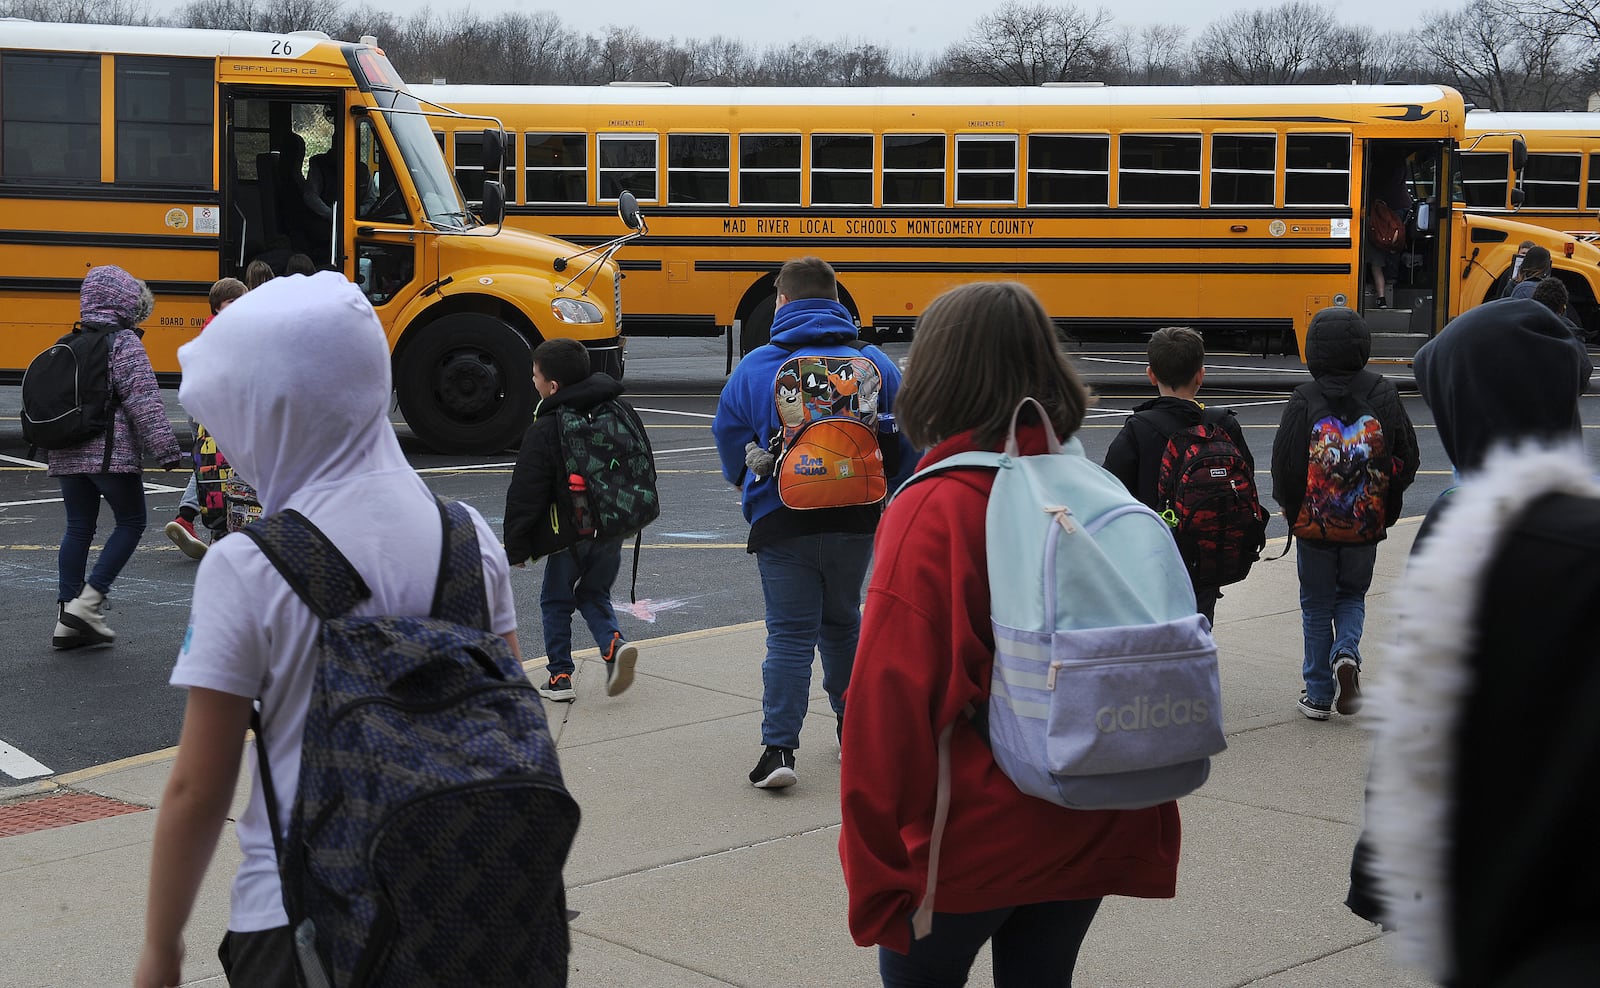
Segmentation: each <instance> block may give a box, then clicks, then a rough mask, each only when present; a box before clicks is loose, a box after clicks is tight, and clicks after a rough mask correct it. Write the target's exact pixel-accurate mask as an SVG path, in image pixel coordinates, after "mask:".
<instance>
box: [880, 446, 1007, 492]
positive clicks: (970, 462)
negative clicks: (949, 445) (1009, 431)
mask: <svg viewBox="0 0 1600 988" xmlns="http://www.w3.org/2000/svg"><path fill="white" fill-rule="evenodd" d="M1003 458H1004V454H1002V453H994V452H989V451H986V450H974V451H971V452H967V453H956V454H953V455H951V456H947V457H945V458H944V459H942V460H940V461H939V462H938V463H933V464H930V465H928V466H925V467H923V468H922V469H921V470H918V471H917V472H916V473H914V474H912V475H911V476H910V477H907V478H906V482H905V483H903V484H901V485H900V487H899V489H898V490H896V491H895V492H894V493H895V496H896V497H899V496H900V493H901V491H904V490H905V489H906V488H907V487H910V486H911V485H912V484H914V483H916V482H917V481H919V480H922V479H923V478H925V477H931V476H933V475H934V474H936V473H943V472H945V471H946V470H961V469H968V470H973V469H976V470H998V469H1000V461H1001V459H1003Z"/></svg>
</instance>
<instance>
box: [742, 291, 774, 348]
mask: <svg viewBox="0 0 1600 988" xmlns="http://www.w3.org/2000/svg"><path fill="white" fill-rule="evenodd" d="M777 314H778V296H777V295H768V296H767V297H766V298H764V299H762V300H761V301H759V302H757V303H756V307H755V308H753V309H751V310H750V315H749V316H747V317H746V318H745V320H744V322H743V323H741V324H740V326H739V356H741V357H744V356H748V355H749V353H750V351H751V350H754V349H755V348H756V347H759V346H766V345H767V344H768V343H770V342H772V320H773V317H775V316H776V315H777Z"/></svg>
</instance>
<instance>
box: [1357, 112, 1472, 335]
mask: <svg viewBox="0 0 1600 988" xmlns="http://www.w3.org/2000/svg"><path fill="white" fill-rule="evenodd" d="M1447 150H1448V149H1447V142H1445V141H1441V140H1423V141H1418V140H1403V141H1402V140H1369V141H1367V142H1366V147H1365V167H1364V168H1363V175H1364V179H1363V182H1364V186H1365V187H1364V188H1363V189H1362V196H1361V200H1360V201H1361V203H1362V209H1361V213H1360V215H1359V216H1358V217H1357V218H1358V220H1359V221H1360V223H1361V231H1360V237H1361V248H1360V258H1361V269H1362V270H1361V286H1362V292H1361V309H1362V311H1363V313H1364V314H1365V316H1366V319H1367V324H1368V326H1369V327H1370V329H1371V330H1372V332H1374V333H1386V334H1408V335H1409V334H1420V335H1423V336H1431V335H1432V334H1433V333H1434V331H1435V330H1436V329H1437V327H1438V326H1439V325H1442V319H1443V317H1444V316H1445V313H1446V309H1448V307H1449V304H1448V286H1449V276H1448V273H1447V272H1446V270H1445V267H1444V265H1445V264H1446V263H1447V259H1448V257H1449V240H1450V204H1451V196H1450V186H1449V183H1448V175H1447V171H1446V169H1447V164H1448V155H1447V153H1446V152H1447ZM1379 200H1382V201H1383V202H1384V203H1385V204H1386V205H1388V206H1390V208H1391V209H1393V210H1394V212H1395V213H1397V214H1399V215H1400V216H1401V217H1402V218H1403V219H1404V221H1405V238H1404V241H1403V243H1402V244H1401V245H1400V247H1399V248H1398V249H1396V250H1385V249H1383V248H1382V247H1380V246H1379V245H1378V243H1377V242H1376V240H1375V239H1374V238H1373V235H1372V232H1371V230H1372V227H1371V224H1370V219H1371V216H1370V214H1371V210H1372V209H1373V204H1374V203H1375V202H1377V201H1379Z"/></svg>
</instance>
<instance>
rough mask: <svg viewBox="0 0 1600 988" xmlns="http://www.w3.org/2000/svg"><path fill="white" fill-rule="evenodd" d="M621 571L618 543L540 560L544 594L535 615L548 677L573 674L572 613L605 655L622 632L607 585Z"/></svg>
mask: <svg viewBox="0 0 1600 988" xmlns="http://www.w3.org/2000/svg"><path fill="white" fill-rule="evenodd" d="M621 568H622V540H621V539H607V540H605V541H604V542H595V541H589V540H585V541H582V542H579V543H578V544H577V545H574V546H573V547H572V548H570V549H563V550H561V551H560V552H556V553H552V554H551V555H550V556H549V558H547V559H546V560H545V561H544V589H543V590H541V591H540V592H539V611H540V616H541V617H542V618H543V619H544V651H545V655H546V656H548V657H549V662H550V670H549V675H551V676H559V675H560V674H562V673H566V674H567V675H569V676H570V675H572V668H573V666H572V612H573V611H574V610H576V611H578V612H579V613H580V614H582V615H583V620H584V622H585V623H586V624H588V625H589V633H590V634H592V635H594V641H595V644H596V645H599V646H600V651H601V652H604V651H606V649H608V648H610V647H611V640H612V637H613V636H614V635H616V634H617V633H618V632H619V631H620V630H621V629H619V628H618V627H617V612H616V610H615V609H614V608H613V607H612V606H611V585H612V584H613V583H615V582H616V581H617V571H618V570H619V569H621Z"/></svg>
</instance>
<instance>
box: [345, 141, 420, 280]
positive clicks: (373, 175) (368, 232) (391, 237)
mask: <svg viewBox="0 0 1600 988" xmlns="http://www.w3.org/2000/svg"><path fill="white" fill-rule="evenodd" d="M377 119H378V118H377V116H376V115H373V114H365V115H359V116H357V117H356V118H355V125H354V126H355V132H356V139H355V161H354V165H353V167H352V169H351V172H352V174H351V176H350V178H351V186H350V202H351V205H352V215H353V217H354V222H355V269H354V271H353V272H346V273H347V274H349V275H350V277H351V279H352V280H353V281H354V282H355V283H356V284H357V285H359V286H361V290H362V291H363V292H365V293H366V296H367V299H368V300H369V301H370V302H371V303H372V304H373V306H374V307H382V306H384V305H387V304H388V303H389V302H391V301H392V300H393V299H394V298H395V297H396V296H397V295H409V293H408V292H406V291H405V289H406V288H407V287H408V286H410V285H412V284H413V283H414V282H416V280H417V277H418V257H417V250H418V248H419V247H420V238H419V237H418V235H417V224H416V221H415V220H414V219H413V218H412V216H411V211H410V208H409V207H408V206H407V205H406V194H405V191H404V190H403V189H402V187H401V185H400V181H399V175H398V169H399V168H400V167H402V163H401V162H400V161H399V160H398V159H397V158H396V157H395V155H393V154H392V153H391V152H390V150H389V147H388V145H387V144H386V143H384V140H383V138H382V135H381V134H380V133H379V129H378V123H377Z"/></svg>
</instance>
